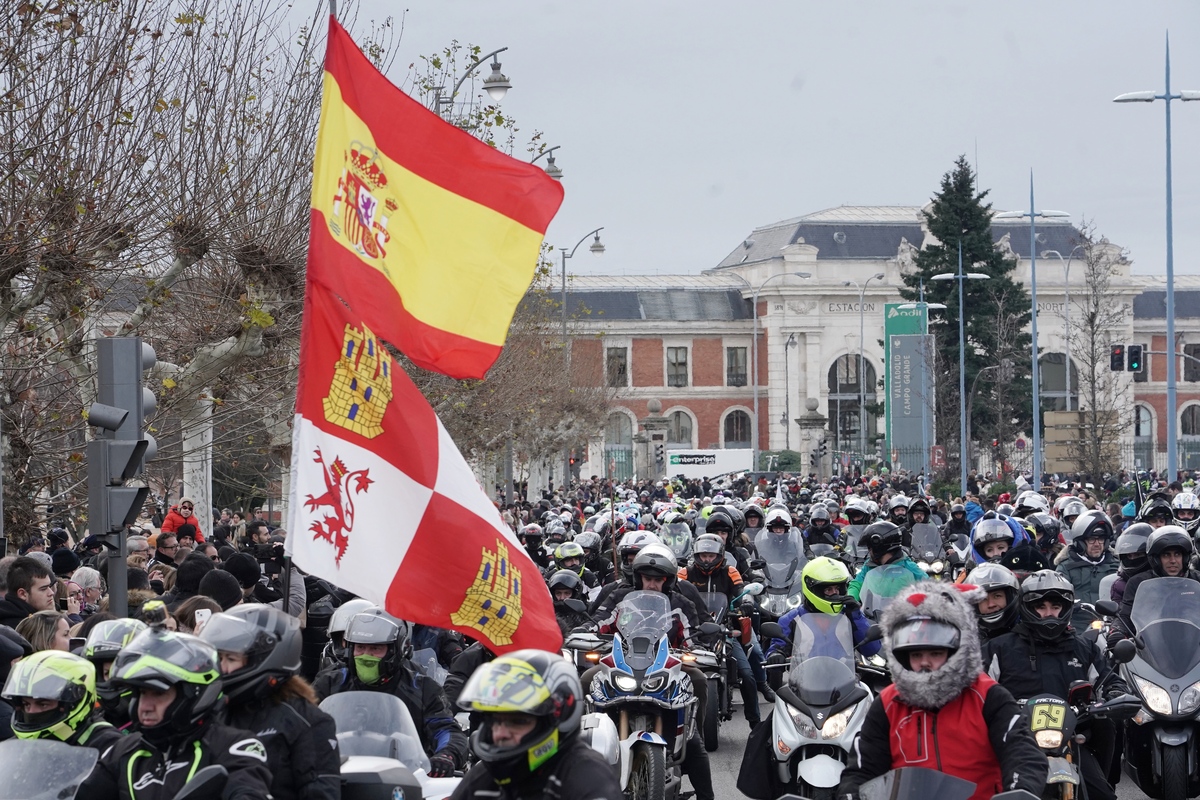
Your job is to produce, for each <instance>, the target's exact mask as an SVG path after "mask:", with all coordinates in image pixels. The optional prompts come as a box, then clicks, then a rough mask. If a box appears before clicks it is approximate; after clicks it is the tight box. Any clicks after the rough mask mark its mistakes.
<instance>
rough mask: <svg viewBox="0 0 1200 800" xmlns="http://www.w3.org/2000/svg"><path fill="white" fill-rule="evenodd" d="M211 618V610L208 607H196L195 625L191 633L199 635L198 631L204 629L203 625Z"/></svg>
mask: <svg viewBox="0 0 1200 800" xmlns="http://www.w3.org/2000/svg"><path fill="white" fill-rule="evenodd" d="M210 619H212V610H211V609H208V608H197V609H196V627H195V629H194V630H193V631H192V633H193V634H196V635H199V633H200V631H202V630H204V626H205V625H207V624H208V621H209V620H210Z"/></svg>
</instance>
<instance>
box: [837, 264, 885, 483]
mask: <svg viewBox="0 0 1200 800" xmlns="http://www.w3.org/2000/svg"><path fill="white" fill-rule="evenodd" d="M883 278H884V274H883V273H882V272H879V273H876V274H874V275H872V276H871V277H869V278H867V279H866V280H865V281H864V282H863V283H862V285H861V286H860V285H859V283H858V281H856V280H848V281H842V286H858V452H859V456H860V457H861V458H862V462H863V466H864V467H866V465H867V376H866V374H865V373H864V371H863V367H864V366H865V358H864V356H863V351H864V349H865V348H866V344H867V343H866V341H864V340H865V339H866V323H865V320H864V317H863V298H864V297H865V296H866V293H867V284H869V283H870V282H871V281H881V280H883ZM864 472H865V470H864Z"/></svg>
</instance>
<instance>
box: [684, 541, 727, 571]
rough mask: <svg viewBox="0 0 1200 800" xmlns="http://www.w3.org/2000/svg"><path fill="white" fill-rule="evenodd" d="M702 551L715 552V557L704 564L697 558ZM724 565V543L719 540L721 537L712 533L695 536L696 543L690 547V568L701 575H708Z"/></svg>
mask: <svg viewBox="0 0 1200 800" xmlns="http://www.w3.org/2000/svg"><path fill="white" fill-rule="evenodd" d="M702 553H715V554H716V556H717V559H716V560H715V561H713V562H712V563H711V564H706V563H704V562H703V561H701V560H700V558H699V556H700V555H701V554H702ZM724 566H725V543H724V542H722V541H721V537H720V536H717V535H716V534H713V533H702V534H700V535H699V536H697V537H696V544H695V545H694V546H693V547H692V569H694V570H696V571H697V572H699V573H700V574H701V575H710V574H712V573H714V572H716V571H718V570H720V569H722V568H723V567H724Z"/></svg>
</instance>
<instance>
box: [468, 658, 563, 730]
mask: <svg viewBox="0 0 1200 800" xmlns="http://www.w3.org/2000/svg"><path fill="white" fill-rule="evenodd" d="M458 705H459V706H460V707H461V708H463V709H467V710H470V711H486V712H492V713H505V712H508V713H521V714H531V715H533V716H542V715H544V714H548V713H550V711H552V710H553V707H554V700H553V698H552V697H551V696H550V689H549V687H547V686H546V681H545V680H544V679H543V678H542V676H541V674H540V673H539V672H538V671H537V670H536V669H534V667H533V665H532V664H530V663H528V662H526V661H522V660H520V659H516V658H498V659H496V660H495V661H493V662H492V663H491V664H487V665H485V666H483V667H481V668H479V669H477V670H475V674H474V675H472V676H471V678H470V680H468V681H467V683H466V685H465V686H464V687H463V690H462V693H461V694H459V696H458Z"/></svg>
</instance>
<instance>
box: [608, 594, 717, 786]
mask: <svg viewBox="0 0 1200 800" xmlns="http://www.w3.org/2000/svg"><path fill="white" fill-rule="evenodd" d="M676 624H677V623H676V617H675V616H674V615H673V613H672V610H671V602H670V600H669V599H668V598H667V596H666V595H664V594H662V593H661V592H644V591H637V592H630V593H629V594H628V595H626V596H625V598H624V599H623V600H622V601H621V602H620V604H619V605H618V606H617V631H616V634H615V635H614V636H613V643H612V652H611V653H609V654H608V655H606V656H604V657H602V658H601V659H600V660H599V664H600V671H599V672H598V673H597V675H596V677H595V678H594V679H593V680H592V684H591V686H590V687H585V688H586V689H587V691H588V695H587V700H588V703H589V705H590V706H591V708H593V709H595V710H596V711H599V712H602V713H604V714H607V715H608V717H609V718H610V719H611V720H612V721H613V722H614V723H615V724H616V726H617V738H618V740H619V742H620V755H619V758H618V762H619V771H620V776H621V789H622V790H623V791H624V792H625V794H626V796H627V797H629V798H630V800H667V799H668V798H676V797H678V795H679V792H680V786H681V782H682V764H683V757H684V751H685V748H686V745H687V740H688V738H689V737H690V736H691V735H692V731H693V729H694V725H695V706H696V695H695V694H694V693H693V690H692V681H691V678H689V677H688V675H687V673H685V672H684V671H683V661H682V660H681V659H680V658H679V657H678V656H677V655H672V653H671V648H670V639H669V637H670V633H671V629H672V628H673V627H674V626H675V625H676ZM720 630H721V629H720V627H719V626H718V625H716V624H714V623H711V622H706V623H704V625H702V626H701V627H700V633H702V634H705V635H712V634H715V633H719V632H720Z"/></svg>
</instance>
